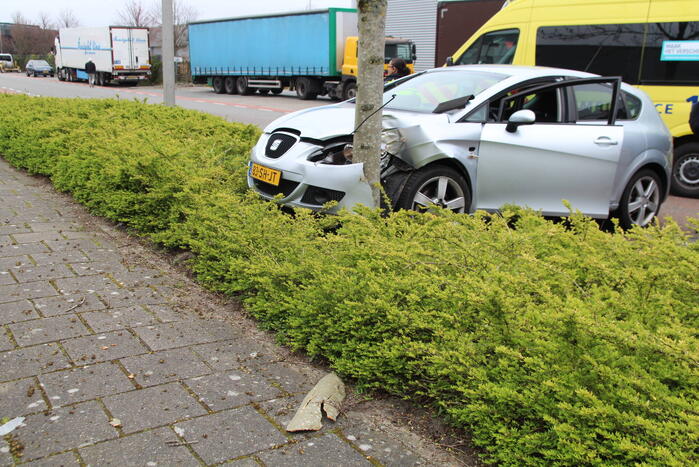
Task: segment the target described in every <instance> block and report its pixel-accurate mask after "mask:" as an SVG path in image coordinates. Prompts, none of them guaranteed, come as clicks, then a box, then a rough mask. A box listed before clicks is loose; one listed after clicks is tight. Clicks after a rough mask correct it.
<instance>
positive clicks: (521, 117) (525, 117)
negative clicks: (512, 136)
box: [505, 109, 536, 133]
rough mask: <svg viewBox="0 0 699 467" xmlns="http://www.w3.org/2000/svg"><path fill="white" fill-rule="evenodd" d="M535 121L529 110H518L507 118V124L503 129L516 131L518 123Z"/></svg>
mask: <svg viewBox="0 0 699 467" xmlns="http://www.w3.org/2000/svg"><path fill="white" fill-rule="evenodd" d="M534 122H536V115H535V114H534V112H532V111H531V110H526V109H524V110H518V111H517V112H515V113H513V114H512V115H511V116H510V118H509V120H507V126H506V127H505V131H507V132H508V133H514V132H515V131H517V127H519V126H520V125H531V124H533V123H534Z"/></svg>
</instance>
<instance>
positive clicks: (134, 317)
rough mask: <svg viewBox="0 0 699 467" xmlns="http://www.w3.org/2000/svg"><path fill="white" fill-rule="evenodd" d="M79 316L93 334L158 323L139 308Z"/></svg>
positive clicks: (112, 309) (116, 309)
mask: <svg viewBox="0 0 699 467" xmlns="http://www.w3.org/2000/svg"><path fill="white" fill-rule="evenodd" d="M81 316H82V317H83V319H84V320H85V321H86V322H87V324H88V325H90V327H91V328H92V329H94V330H95V332H106V331H114V330H116V329H124V328H134V327H138V326H146V325H150V324H157V323H158V320H157V319H155V317H154V316H153V315H151V314H150V313H148V312H147V311H146V310H144V309H143V307H140V306H130V307H126V308H111V309H109V310H104V311H93V312H88V313H82V315H81Z"/></svg>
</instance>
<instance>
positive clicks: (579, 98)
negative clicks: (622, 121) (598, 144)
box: [572, 83, 625, 121]
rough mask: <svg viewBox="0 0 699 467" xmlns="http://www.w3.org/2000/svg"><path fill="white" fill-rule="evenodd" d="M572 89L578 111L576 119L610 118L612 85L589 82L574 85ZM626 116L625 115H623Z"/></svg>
mask: <svg viewBox="0 0 699 467" xmlns="http://www.w3.org/2000/svg"><path fill="white" fill-rule="evenodd" d="M572 89H573V95H574V96H575V109H576V111H577V117H576V121H585V120H608V119H609V112H610V111H611V107H612V105H611V104H612V92H613V87H612V86H611V85H609V84H602V83H589V84H580V85H577V86H572ZM624 117H625V115H623V116H622V118H624Z"/></svg>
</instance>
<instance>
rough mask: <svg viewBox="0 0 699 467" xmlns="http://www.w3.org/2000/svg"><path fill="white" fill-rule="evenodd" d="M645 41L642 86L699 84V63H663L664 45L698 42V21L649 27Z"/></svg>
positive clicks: (674, 61) (655, 24) (664, 61)
mask: <svg viewBox="0 0 699 467" xmlns="http://www.w3.org/2000/svg"><path fill="white" fill-rule="evenodd" d="M646 37H647V39H646V48H645V50H644V52H643V66H642V68H641V84H669V85H683V86H686V85H693V86H696V85H697V84H699V61H696V60H694V61H687V60H673V59H672V58H671V57H665V60H663V59H662V58H663V57H662V51H663V43H664V42H665V41H699V21H692V22H682V23H651V24H649V25H648V35H647V36H646Z"/></svg>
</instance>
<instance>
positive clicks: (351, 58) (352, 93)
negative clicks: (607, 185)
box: [342, 36, 416, 99]
mask: <svg viewBox="0 0 699 467" xmlns="http://www.w3.org/2000/svg"><path fill="white" fill-rule="evenodd" d="M358 44H359V38H358V37H357V36H350V37H348V38H347V39H346V40H345V54H344V57H343V60H342V81H343V82H344V83H345V85H344V88H345V95H344V97H345V98H346V99H349V98H352V97H356V95H357V59H358V53H359V50H358V47H357V45H358ZM415 54H416V50H415V44H414V43H413V42H412V41H411V40H410V39H401V38H399V37H390V36H389V37H386V46H385V48H384V65H383V70H384V75H385V74H386V72H387V70H388V62H390V61H391V59H393V58H402V59H403V60H405V63H406V64H407V65H408V69H409V70H410V73H414V72H415V65H414V64H413V62H414V61H415V58H416V57H415Z"/></svg>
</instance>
